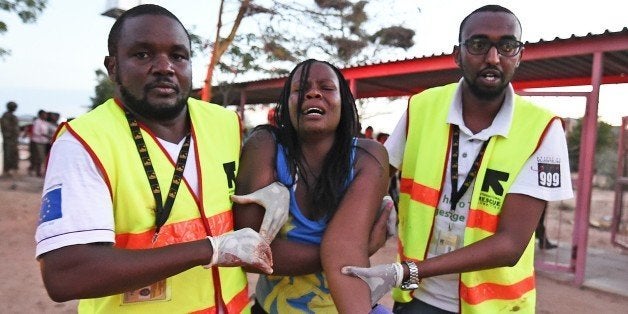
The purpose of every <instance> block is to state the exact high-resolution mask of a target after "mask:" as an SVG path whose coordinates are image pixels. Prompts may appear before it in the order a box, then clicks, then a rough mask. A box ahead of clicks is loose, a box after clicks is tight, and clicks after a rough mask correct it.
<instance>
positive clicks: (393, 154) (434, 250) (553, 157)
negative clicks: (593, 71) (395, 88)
mask: <svg viewBox="0 0 628 314" xmlns="http://www.w3.org/2000/svg"><path fill="white" fill-rule="evenodd" d="M513 109H514V90H513V89H512V86H510V85H509V86H508V88H507V92H506V97H505V99H504V103H503V104H502V107H501V108H500V111H499V112H498V113H497V115H496V116H495V119H494V120H493V123H492V124H491V126H489V127H488V128H486V129H484V130H482V131H480V132H478V133H476V134H473V132H471V131H470V130H469V129H468V128H467V127H466V126H465V124H464V120H463V118H462V98H461V89H460V84H459V85H458V89H457V90H456V93H455V95H454V98H453V100H452V104H451V106H450V110H449V113H448V116H447V122H448V123H450V124H456V125H458V127H459V128H460V140H459V155H458V156H459V158H458V177H459V178H460V179H459V180H458V188H460V186H462V184H463V182H464V178H466V177H467V174H468V173H469V170H470V169H471V166H472V165H473V162H474V161H475V158H476V156H477V155H478V153H479V152H480V150H481V148H482V145H483V143H484V142H485V141H487V140H489V139H490V137H492V136H507V134H508V130H509V128H510V123H511V121H512V115H513ZM406 129H407V112H406V113H404V114H403V116H402V117H401V119H400V120H399V123H398V124H397V126H396V127H395V129H394V130H393V132H392V134H391V135H390V137H389V138H388V140H386V142H385V143H384V146H385V147H386V150H387V151H388V156H389V162H390V164H391V165H392V166H393V167H395V168H397V169H400V167H401V163H402V161H403V153H404V149H405V144H406ZM448 158H449V160H448V163H447V170H446V174H445V182H444V184H443V191H442V194H441V199H440V200H439V204H438V208H437V213H436V214H437V215H436V220H435V223H434V232H433V237H432V239H431V241H430V245H429V248H428V258H429V257H433V256H437V255H440V254H444V253H447V252H449V251H452V250H455V249H459V248H460V247H462V243H463V241H464V228H465V226H466V217H467V215H468V212H469V203H470V200H471V194H472V189H473V184H471V187H470V188H469V190H467V191H466V193H465V194H464V195H463V196H462V198H461V199H460V201H459V202H458V204H457V205H456V209H455V210H454V211H451V207H450V206H451V205H450V200H451V190H452V189H451V180H450V178H451V175H450V167H451V165H450V164H451V156H449V157H448ZM539 169H541V172H539ZM543 169H549V170H548V171H545V172H544V171H543ZM508 193H518V194H525V195H529V196H532V197H535V198H538V199H542V200H545V201H557V200H562V199H568V198H571V197H573V190H572V186H571V174H570V171H569V158H568V155H567V142H566V139H565V132H564V130H563V128H562V124H561V123H560V121H558V120H554V121H553V122H552V124H551V126H550V128H549V130H548V132H547V133H546V135H545V137H544V138H543V140H542V142H541V145H540V146H539V148H538V149H537V150H536V152H534V154H533V155H532V156H531V157H530V158H529V159H528V161H527V162H526V164H525V165H524V167H523V168H522V169H521V171H520V172H519V174H518V176H517V178H516V179H515V181H514V182H513V184H512V186H511V187H510V190H509V191H508ZM419 289H420V290H421V293H418V294H416V295H418V298H419V299H421V300H422V301H424V302H427V303H429V304H432V305H434V306H437V307H440V308H442V309H445V310H447V311H451V312H457V311H458V302H459V300H458V274H449V275H442V276H436V277H430V278H425V279H423V280H422V283H421V285H420V287H419Z"/></svg>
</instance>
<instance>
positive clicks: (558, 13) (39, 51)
mask: <svg viewBox="0 0 628 314" xmlns="http://www.w3.org/2000/svg"><path fill="white" fill-rule="evenodd" d="M108 2H111V1H106V0H89V1H85V0H49V1H48V6H47V8H46V9H45V11H44V12H43V13H42V14H41V16H40V17H39V19H38V20H37V22H36V23H34V24H23V23H21V21H20V20H19V19H18V18H17V17H16V16H14V15H10V14H8V13H6V12H5V11H0V20H2V21H4V22H6V23H7V25H8V28H9V30H8V32H7V33H5V34H4V35H0V47H3V48H5V49H9V50H11V55H10V56H6V57H5V58H4V59H0V106H2V110H1V111H4V104H6V103H7V102H8V101H11V100H13V101H16V102H17V103H18V106H19V107H18V110H17V114H18V115H34V114H36V112H37V111H38V110H39V109H43V110H47V111H56V112H59V113H61V115H62V117H63V118H68V117H76V116H78V115H80V114H82V113H84V112H86V111H87V108H88V107H89V105H90V104H91V100H90V97H93V96H94V86H95V85H96V75H95V71H96V70H98V69H101V70H103V71H104V70H105V68H104V66H103V65H102V62H103V57H104V56H105V55H106V54H107V45H106V41H107V36H108V33H109V29H110V28H111V26H112V25H113V22H114V20H113V19H112V18H109V17H105V16H102V15H101V13H102V12H104V11H105V8H106V7H107V5H108ZM119 2H120V3H132V2H137V1H133V0H132V1H124V0H120V1H119ZM218 2H219V1H218V0H194V1H192V0H178V1H177V0H161V1H142V3H155V4H159V5H162V6H164V7H166V8H167V9H169V10H170V11H172V12H173V13H174V14H175V15H177V16H178V17H179V19H180V20H181V21H182V22H183V24H184V25H185V26H186V27H187V28H188V29H191V30H192V31H193V32H194V33H196V34H198V35H200V36H202V37H205V38H213V33H214V30H215V26H216V12H217V10H218V8H217V4H218ZM303 2H312V3H313V0H307V1H305V0H304V1H303ZM489 3H496V4H501V5H503V6H505V7H507V8H509V9H510V10H512V11H513V12H514V13H515V14H516V15H517V16H518V17H519V19H520V20H521V23H522V25H523V38H522V39H523V41H529V42H536V41H538V40H540V39H544V40H552V39H554V38H556V37H559V38H567V37H569V36H571V35H572V34H574V35H576V36H584V35H586V34H588V33H592V34H599V33H603V32H604V31H606V30H610V31H620V30H621V29H622V28H623V27H628V18H626V12H628V1H623V0H596V1H588V2H585V1H567V0H552V1H548V0H527V1H522V0H512V1H498V0H494V1H479V0H478V1H476V0H450V1H447V0H416V1H404V0H395V2H394V5H391V4H390V1H388V0H371V2H370V4H369V5H368V6H367V9H370V10H371V12H378V13H377V14H380V17H381V16H382V15H381V14H383V15H384V17H381V18H385V19H390V20H391V24H396V23H403V24H404V26H406V27H410V28H412V29H414V30H415V31H416V35H415V37H414V41H415V43H416V44H415V47H413V48H412V49H411V50H410V51H408V52H407V53H405V54H403V55H400V54H396V55H382V56H381V58H380V59H379V60H373V61H374V62H376V61H386V60H397V59H403V58H413V57H421V56H429V55H433V54H441V53H450V52H451V51H452V47H453V45H454V44H455V43H456V41H457V37H458V27H459V24H460V21H461V20H462V19H463V18H464V16H466V15H467V14H468V13H469V12H471V11H472V10H474V9H475V8H477V7H480V6H482V5H484V4H489ZM417 6H418V8H419V9H417ZM393 10H394V11H393ZM374 14H375V13H374ZM192 62H193V76H194V80H193V82H194V87H195V88H196V87H200V86H201V84H202V81H203V79H204V77H205V74H206V67H207V63H208V58H207V57H205V56H198V57H196V58H194V59H193V60H192ZM260 78H262V77H260ZM561 90H565V89H561ZM569 90H570V91H572V90H576V91H590V90H591V88H590V87H588V86H585V87H577V88H574V89H569ZM627 94H628V84H619V85H606V86H602V88H601V92H600V105H599V115H600V117H601V119H602V120H603V121H605V122H608V123H611V124H614V125H617V124H619V123H620V119H621V118H620V117H621V116H628V104H627V102H628V99H626V98H625V95H627ZM534 101H535V102H537V103H539V104H541V105H542V106H546V107H548V108H550V109H551V110H553V111H554V112H556V113H557V114H558V115H560V116H563V117H573V118H577V117H581V116H582V115H583V114H584V107H585V102H584V99H579V98H564V97H562V98H560V99H558V98H556V97H543V98H538V97H535V98H534ZM372 103H373V104H370V105H369V106H368V107H367V110H365V112H363V113H364V115H363V116H364V117H366V121H363V125H368V124H372V125H374V127H375V131H376V133H377V132H378V131H382V132H387V133H390V131H392V129H393V128H394V124H395V122H396V121H397V120H398V118H399V116H400V115H401V113H402V112H403V110H404V109H405V105H406V103H405V101H397V102H395V103H392V104H391V103H389V101H388V100H386V99H380V100H375V101H373V102H372ZM391 121H394V122H391ZM262 122H263V121H262Z"/></svg>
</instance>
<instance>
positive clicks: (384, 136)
mask: <svg viewBox="0 0 628 314" xmlns="http://www.w3.org/2000/svg"><path fill="white" fill-rule="evenodd" d="M389 136H390V134H388V133H385V132H380V133H377V136H376V137H375V139H376V140H377V141H378V142H380V143H381V144H382V145H383V144H384V143H386V140H387V139H388V137H389Z"/></svg>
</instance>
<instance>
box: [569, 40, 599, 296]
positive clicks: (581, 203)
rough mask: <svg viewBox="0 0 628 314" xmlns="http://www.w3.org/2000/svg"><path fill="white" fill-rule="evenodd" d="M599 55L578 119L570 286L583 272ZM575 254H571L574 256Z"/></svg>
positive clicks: (597, 55) (594, 137)
mask: <svg viewBox="0 0 628 314" xmlns="http://www.w3.org/2000/svg"><path fill="white" fill-rule="evenodd" d="M602 65H603V55H602V52H595V53H594V54H593V65H592V69H591V87H592V90H591V94H590V95H589V97H588V98H587V107H586V110H585V114H584V118H583V119H582V131H581V132H582V133H581V134H582V136H581V140H580V159H579V167H578V184H577V193H576V217H575V225H574V241H575V245H574V247H573V250H574V251H575V252H573V251H572V265H573V262H574V261H573V257H574V256H575V259H576V260H575V277H574V284H575V285H576V286H582V283H583V282H584V272H585V268H586V257H587V241H588V237H589V215H590V209H591V189H592V183H593V165H594V162H595V140H596V138H597V118H598V116H597V114H598V101H599V96H600V84H601V83H602ZM574 253H575V254H574Z"/></svg>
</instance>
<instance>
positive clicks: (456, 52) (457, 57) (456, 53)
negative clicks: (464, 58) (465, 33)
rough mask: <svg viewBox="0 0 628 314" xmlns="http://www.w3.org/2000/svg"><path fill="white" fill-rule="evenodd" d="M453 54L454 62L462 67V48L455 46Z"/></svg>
mask: <svg viewBox="0 0 628 314" xmlns="http://www.w3.org/2000/svg"><path fill="white" fill-rule="evenodd" d="M452 54H453V56H454V62H456V65H457V66H459V67H460V64H462V62H460V46H458V45H455V46H454V52H453V53H452Z"/></svg>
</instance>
